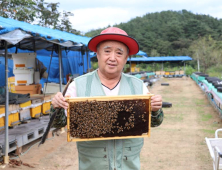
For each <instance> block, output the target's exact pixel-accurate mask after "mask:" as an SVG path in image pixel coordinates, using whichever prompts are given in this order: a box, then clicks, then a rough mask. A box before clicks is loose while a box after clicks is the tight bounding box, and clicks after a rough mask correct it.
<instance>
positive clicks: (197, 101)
mask: <svg viewBox="0 0 222 170" xmlns="http://www.w3.org/2000/svg"><path fill="white" fill-rule="evenodd" d="M194 102H195V104H196V105H205V104H206V103H205V101H204V99H196V100H194Z"/></svg>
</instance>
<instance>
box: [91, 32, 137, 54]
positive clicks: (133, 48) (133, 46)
mask: <svg viewBox="0 0 222 170" xmlns="http://www.w3.org/2000/svg"><path fill="white" fill-rule="evenodd" d="M108 40H111V41H119V42H122V43H123V44H125V45H126V46H127V47H128V48H129V55H134V54H137V53H138V52H139V44H138V42H137V41H136V40H135V39H134V38H132V37H130V36H126V35H121V34H100V35H97V36H95V37H93V38H92V39H91V40H90V41H89V43H88V48H89V49H90V50H91V51H94V52H97V45H98V44H99V43H100V42H102V41H108Z"/></svg>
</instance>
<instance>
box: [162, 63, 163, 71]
mask: <svg viewBox="0 0 222 170" xmlns="http://www.w3.org/2000/svg"><path fill="white" fill-rule="evenodd" d="M162 71H163V62H162Z"/></svg>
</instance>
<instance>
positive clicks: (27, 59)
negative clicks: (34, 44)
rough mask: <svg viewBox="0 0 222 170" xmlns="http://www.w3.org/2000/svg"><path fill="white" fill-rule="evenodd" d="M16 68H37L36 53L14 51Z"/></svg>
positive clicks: (13, 56)
mask: <svg viewBox="0 0 222 170" xmlns="http://www.w3.org/2000/svg"><path fill="white" fill-rule="evenodd" d="M12 58H13V63H14V66H13V68H14V69H23V68H35V59H36V53H17V54H15V53H13V54H12Z"/></svg>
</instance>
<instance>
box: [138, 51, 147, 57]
mask: <svg viewBox="0 0 222 170" xmlns="http://www.w3.org/2000/svg"><path fill="white" fill-rule="evenodd" d="M136 55H140V56H145V57H148V55H147V54H146V53H145V52H143V51H139V52H138V53H137V54H136Z"/></svg>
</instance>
